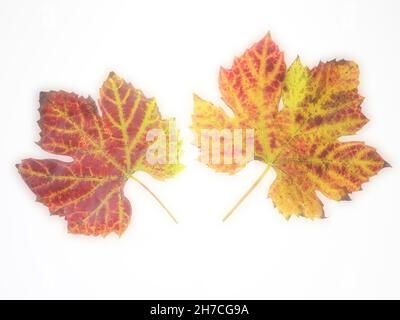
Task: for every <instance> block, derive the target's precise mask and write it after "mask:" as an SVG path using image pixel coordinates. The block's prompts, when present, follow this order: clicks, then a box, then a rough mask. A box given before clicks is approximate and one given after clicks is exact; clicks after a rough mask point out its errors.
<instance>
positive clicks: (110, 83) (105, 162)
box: [17, 73, 182, 236]
mask: <svg viewBox="0 0 400 320" xmlns="http://www.w3.org/2000/svg"><path fill="white" fill-rule="evenodd" d="M99 107H100V110H101V115H100V114H99V111H98V109H97V107H96V104H95V102H94V101H93V100H92V99H91V98H90V97H89V98H83V97H80V96H78V95H76V94H74V93H67V92H64V91H57V92H56V91H50V92H41V94H40V108H39V111H40V120H39V122H38V123H39V126H40V129H41V132H40V136H41V139H40V141H39V143H38V144H39V146H40V147H41V148H42V149H44V150H46V151H48V152H51V153H54V154H60V155H66V156H70V157H71V158H72V159H73V161H71V162H64V161H59V160H51V159H48V160H36V159H26V160H23V161H22V163H21V164H19V165H17V167H18V170H19V173H20V174H21V175H22V177H23V179H24V180H25V182H26V183H27V184H28V186H29V187H30V188H31V190H32V191H33V192H34V193H35V194H36V196H37V200H38V201H39V202H41V203H43V204H45V205H46V206H47V207H48V208H49V210H50V212H51V213H52V214H56V215H59V216H62V217H64V218H65V219H66V220H67V222H68V230H69V231H70V232H71V233H79V234H86V235H103V236H105V235H107V234H109V233H111V232H115V233H117V234H118V235H121V234H122V233H123V232H124V231H125V230H126V228H127V226H128V224H129V221H130V218H131V205H130V203H129V201H128V199H127V198H125V196H124V193H123V188H124V185H125V182H126V181H127V180H128V179H129V178H133V179H134V180H136V178H134V177H133V174H134V173H135V172H136V171H138V170H141V171H145V172H147V173H149V174H150V175H152V176H154V177H155V178H157V179H161V180H163V179H165V178H168V177H172V176H174V175H175V174H176V173H178V172H179V171H180V170H181V169H182V165H181V164H179V163H178V162H177V161H175V162H173V163H171V162H170V163H166V164H159V165H157V166H156V168H157V169H154V166H150V165H148V164H147V163H146V158H145V154H146V150H147V148H148V147H149V145H150V144H151V142H149V141H147V139H146V134H147V133H148V132H149V130H151V129H165V126H166V123H167V122H168V119H162V118H161V115H160V113H159V111H158V107H157V105H156V102H155V99H153V98H152V99H148V98H146V97H145V96H144V95H143V93H142V92H141V91H140V90H138V89H135V88H134V87H133V86H132V85H131V84H129V83H127V82H125V81H124V80H123V79H122V78H120V77H119V76H117V75H116V74H115V73H110V75H109V76H108V78H107V80H106V81H105V82H104V84H103V86H102V87H101V89H100V101H99ZM171 123H174V122H173V121H172V122H171ZM172 130H176V129H174V127H172ZM177 145H178V148H179V146H180V143H177ZM177 153H179V150H177Z"/></svg>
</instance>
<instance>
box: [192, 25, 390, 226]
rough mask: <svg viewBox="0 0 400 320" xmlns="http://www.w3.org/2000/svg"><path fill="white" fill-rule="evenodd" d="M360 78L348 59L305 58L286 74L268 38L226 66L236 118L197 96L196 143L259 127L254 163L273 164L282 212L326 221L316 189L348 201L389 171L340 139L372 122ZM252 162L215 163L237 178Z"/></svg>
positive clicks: (223, 77)
mask: <svg viewBox="0 0 400 320" xmlns="http://www.w3.org/2000/svg"><path fill="white" fill-rule="evenodd" d="M358 79H359V70H358V66H357V65H356V64H355V63H354V62H351V61H344V60H341V61H336V60H334V61H329V62H326V63H320V64H319V65H318V66H317V67H315V68H313V69H311V70H310V69H308V68H307V67H306V66H304V65H303V64H302V63H301V62H300V59H299V58H297V59H296V60H295V61H294V62H293V64H292V65H291V66H290V67H289V69H288V70H286V66H285V61H284V58H283V52H282V51H280V50H279V48H278V47H277V45H276V44H275V43H274V42H273V41H272V39H271V36H270V34H269V33H268V34H267V35H266V36H265V37H264V38H263V39H262V40H261V41H259V42H258V43H256V44H255V45H253V46H252V47H251V48H250V49H248V50H246V51H245V53H244V54H243V55H242V56H241V57H239V58H236V59H235V61H234V63H233V66H232V68H231V69H229V70H226V69H221V72H220V76H219V86H220V91H221V94H222V98H223V100H224V101H225V102H226V104H227V105H228V106H229V107H230V109H231V110H232V112H233V114H234V116H233V117H230V116H228V115H227V114H226V113H225V112H224V110H223V109H222V108H219V107H217V106H215V105H213V104H211V103H209V102H207V101H205V100H203V99H201V98H199V97H198V96H195V97H194V105H195V106H194V113H193V117H192V119H193V125H192V127H193V130H194V132H195V134H196V137H197V140H196V144H197V146H198V147H201V141H202V139H201V138H200V136H201V135H202V131H203V130H204V129H217V130H222V129H235V128H236V129H239V128H242V129H243V128H251V129H254V157H253V159H256V160H261V161H263V162H265V163H266V164H267V165H268V167H267V169H266V170H265V171H264V172H263V174H262V175H261V178H262V177H263V176H264V175H265V174H266V172H267V171H268V169H269V168H270V167H272V168H274V169H275V171H276V175H277V177H276V179H275V181H274V183H273V184H272V186H271V188H270V190H269V196H270V197H271V198H272V201H273V202H274V204H275V206H276V207H277V208H278V210H279V211H280V212H281V213H282V214H283V215H284V216H285V217H286V218H289V217H290V216H293V215H295V216H305V217H307V218H322V217H324V211H323V205H322V203H321V201H320V200H319V198H318V197H317V194H316V191H320V192H321V193H323V194H324V195H325V196H327V197H328V198H331V199H334V200H348V199H349V193H351V192H354V191H358V190H360V188H361V184H362V183H364V182H366V181H368V179H369V178H370V177H371V176H373V175H375V174H377V172H378V171H379V170H380V169H382V168H383V167H385V166H388V164H387V162H385V161H384V160H383V159H382V157H381V156H380V155H379V154H378V153H377V152H376V150H375V149H374V148H372V147H369V146H367V145H365V144H364V143H363V142H340V141H339V140H338V138H339V137H341V136H346V135H352V134H355V133H356V132H357V131H358V130H359V129H360V128H361V127H363V125H364V124H365V123H366V122H367V121H368V120H367V118H366V117H365V116H364V115H363V113H362V112H361V103H362V101H363V98H362V97H361V96H360V94H359V93H358V84H359V80H358ZM280 101H282V104H283V108H282V109H279V102H280ZM228 140H229V139H228ZM228 142H229V141H228ZM220 143H221V144H222V146H219V147H218V149H217V150H219V151H220V152H221V153H224V157H226V150H229V148H225V147H224V145H226V143H227V139H222V138H221V139H220ZM229 143H231V141H230V142H229ZM212 148H213V147H212ZM224 157H223V156H221V159H223V158H224ZM250 160H252V159H247V160H246V161H244V162H241V163H240V162H239V163H237V162H236V163H235V162H232V163H224V162H223V161H222V162H219V163H218V162H217V163H213V162H209V163H208V165H209V166H210V167H211V168H213V169H215V170H217V171H222V172H228V173H235V172H237V171H238V170H240V169H242V168H243V167H244V166H245V165H246V163H247V162H248V161H250ZM260 180H261V179H258V180H257V181H256V183H255V184H254V185H253V186H252V187H251V188H250V190H249V191H248V192H247V193H246V194H245V196H244V197H243V198H242V199H241V200H240V201H239V203H238V204H237V205H236V206H235V207H234V208H233V209H232V210H231V211H230V212H229V213H228V215H227V216H229V215H230V214H231V213H232V212H233V210H234V209H236V207H237V206H238V205H239V204H240V202H241V201H243V199H244V198H245V197H246V196H247V195H248V193H249V192H250V191H251V190H252V189H253V188H254V187H255V186H256V185H257V184H258V183H259V182H260Z"/></svg>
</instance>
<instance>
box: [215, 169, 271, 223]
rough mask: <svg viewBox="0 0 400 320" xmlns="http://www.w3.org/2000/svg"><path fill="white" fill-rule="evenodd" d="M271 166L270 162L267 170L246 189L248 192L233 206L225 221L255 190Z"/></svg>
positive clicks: (224, 219)
mask: <svg viewBox="0 0 400 320" xmlns="http://www.w3.org/2000/svg"><path fill="white" fill-rule="evenodd" d="M270 168H271V164H268V166H267V167H266V168H265V170H264V171H263V172H262V173H261V175H260V176H259V177H258V178H257V180H256V181H254V183H253V184H252V185H251V187H250V188H249V189H248V190H247V191H246V193H245V194H244V195H243V196H242V197H241V198H240V199H239V201H238V202H237V203H236V204H235V205H234V206H233V207H232V209H231V210H229V212H228V213H227V214H226V215H225V216H224V218H223V219H222V221H223V222H225V221H226V220H227V219H228V218H229V217H230V216H231V215H232V213H233V212H234V211H235V210H236V209H237V207H239V206H240V204H241V203H242V202H243V201H244V200H245V199H246V198H247V196H248V195H249V194H250V193H251V192H252V191H253V190H254V188H255V187H257V185H258V184H259V183H260V182H261V180H262V179H263V178H264V177H265V175H266V174H267V173H268V171H269V169H270Z"/></svg>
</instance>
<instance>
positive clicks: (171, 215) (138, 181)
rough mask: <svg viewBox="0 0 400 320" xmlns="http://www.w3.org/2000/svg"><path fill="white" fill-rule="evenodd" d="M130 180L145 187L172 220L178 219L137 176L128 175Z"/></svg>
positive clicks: (176, 221)
mask: <svg viewBox="0 0 400 320" xmlns="http://www.w3.org/2000/svg"><path fill="white" fill-rule="evenodd" d="M130 178H131V179H132V180H135V181H136V182H137V183H139V184H140V185H141V186H142V187H143V188H145V189H146V190H147V191H148V192H149V193H150V194H151V195H152V196H153V198H154V199H156V200H157V202H158V203H159V204H160V206H161V207H163V208H164V210H165V211H166V212H167V214H168V215H169V216H170V217H171V219H172V220H174V222H175V223H176V224H177V223H178V220H177V219H176V218H175V216H174V215H173V214H172V212H171V211H170V210H169V209H168V208H167V207H166V206H165V204H164V203H162V201H161V200H160V199H159V198H158V197H157V196H156V195H155V193H154V192H153V191H151V190H150V189H149V187H147V186H146V185H145V184H144V183H143V182H142V181H140V180H139V179H138V178H136V177H134V176H133V175H131V176H130Z"/></svg>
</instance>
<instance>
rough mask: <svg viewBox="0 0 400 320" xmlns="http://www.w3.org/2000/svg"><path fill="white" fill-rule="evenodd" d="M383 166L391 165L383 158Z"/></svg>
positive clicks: (390, 166) (388, 166)
mask: <svg viewBox="0 0 400 320" xmlns="http://www.w3.org/2000/svg"><path fill="white" fill-rule="evenodd" d="M383 168H392V165H391V164H390V163H389V162H387V161H386V160H383Z"/></svg>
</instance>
